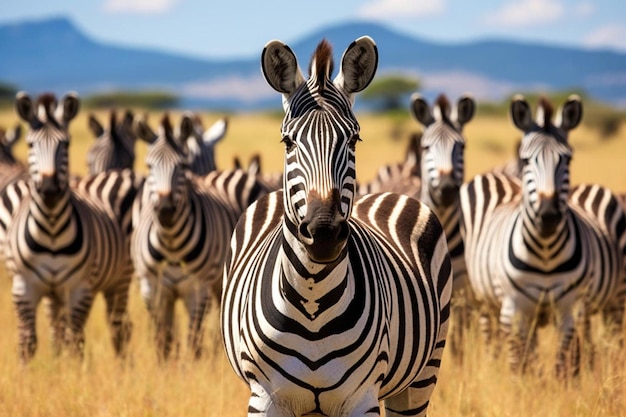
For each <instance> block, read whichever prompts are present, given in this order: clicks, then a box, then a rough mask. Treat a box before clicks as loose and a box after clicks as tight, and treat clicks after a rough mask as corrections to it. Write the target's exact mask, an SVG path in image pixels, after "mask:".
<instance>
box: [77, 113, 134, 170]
mask: <svg viewBox="0 0 626 417" xmlns="http://www.w3.org/2000/svg"><path fill="white" fill-rule="evenodd" d="M88 124H89V129H90V130H91V132H92V133H93V135H94V137H95V138H96V142H95V143H94V144H93V145H92V146H91V148H89V151H88V152H87V165H88V167H89V174H91V175H95V174H99V173H101V172H106V171H108V170H111V169H131V170H132V169H133V167H134V164H135V141H136V137H135V134H134V132H133V113H132V112H131V111H130V110H127V111H126V112H125V113H124V117H123V119H122V120H121V122H120V121H119V120H117V112H116V111H115V110H111V113H110V117H109V128H108V129H105V128H104V127H103V126H102V124H100V122H99V121H98V119H97V118H96V117H95V116H94V115H93V114H90V115H89V121H88Z"/></svg>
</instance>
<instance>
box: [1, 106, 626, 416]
mask: <svg viewBox="0 0 626 417" xmlns="http://www.w3.org/2000/svg"><path fill="white" fill-rule="evenodd" d="M100 116H101V120H106V119H105V118H104V117H105V116H104V114H103V113H100ZM220 116H221V115H218V114H210V115H209V114H207V115H205V117H204V120H205V124H207V125H208V124H210V123H212V122H213V121H214V120H216V119H217V118H218V117H220ZM158 117H159V116H158V115H154V116H151V119H150V120H151V121H152V124H153V125H156V121H157V119H158ZM230 120H231V124H230V128H229V133H228V136H227V137H226V139H225V140H224V142H223V143H221V144H220V145H219V148H218V163H219V165H220V166H222V167H230V166H232V158H233V156H234V155H239V156H241V157H242V158H244V160H246V159H247V158H248V157H249V156H250V155H252V154H253V153H255V152H261V154H262V156H263V158H264V164H265V166H264V167H265V170H266V171H271V170H280V169H282V158H283V148H282V145H281V144H280V143H279V139H280V138H279V125H280V119H279V118H276V117H268V116H263V115H255V114H237V115H232V116H230ZM15 122H16V118H15V116H14V114H13V113H12V112H0V126H4V127H8V126H11V125H13V124H14V123H15ZM360 122H361V129H362V136H363V143H361V144H359V147H358V152H357V164H358V165H357V169H358V171H359V179H361V180H367V179H369V178H371V177H372V176H373V175H374V174H375V172H376V170H377V168H378V166H379V165H381V164H382V163H384V162H391V161H397V160H400V159H402V156H403V153H404V149H405V143H404V141H403V140H401V141H391V140H390V139H388V138H389V135H390V132H391V131H392V130H393V129H394V126H393V123H392V122H391V121H390V120H388V119H386V118H384V117H380V116H371V115H363V116H362V117H361V118H360ZM395 128H397V127H395ZM400 129H401V130H403V131H404V132H405V133H406V132H408V131H409V130H417V129H418V127H417V125H416V123H415V122H413V121H412V120H407V121H406V122H404V124H403V125H401V126H400ZM72 134H73V145H72V169H73V171H74V172H76V173H79V174H82V173H84V172H85V170H86V164H85V162H84V155H85V154H86V150H87V148H88V146H89V145H90V144H91V142H92V140H93V139H92V137H91V134H90V133H89V132H88V131H87V123H86V112H82V113H81V114H80V116H79V118H78V120H76V121H74V122H73V124H72ZM466 136H467V138H468V145H467V164H466V166H467V174H468V176H469V175H472V174H474V173H477V172H480V171H483V170H486V169H489V168H490V167H491V166H493V165H495V164H498V163H502V162H505V161H507V160H508V159H509V158H510V157H511V156H512V154H513V149H514V145H515V138H516V137H517V136H518V133H517V132H516V131H515V129H514V128H513V127H512V126H511V125H510V123H509V122H508V121H507V120H506V119H498V118H481V117H480V116H478V118H477V120H475V121H473V122H472V123H471V124H469V125H468V126H467V129H466ZM402 137H406V134H404V135H403V136H402ZM571 141H572V144H573V146H574V147H575V158H574V162H573V167H572V171H573V177H574V181H573V182H574V183H576V182H581V181H594V182H600V183H602V184H605V185H608V186H611V187H613V188H614V189H615V190H617V191H620V192H623V191H626V175H625V174H626V164H625V163H624V155H626V130H625V129H624V128H622V130H621V131H620V135H619V137H618V138H616V139H614V140H612V141H609V142H601V141H600V140H599V138H598V135H597V133H596V132H594V131H591V130H589V129H587V128H586V127H584V126H583V127H580V128H579V129H577V130H576V131H574V132H573V134H572V137H571ZM141 149H142V150H141V151H140V155H143V151H144V150H145V147H143V145H142V147H141ZM16 153H17V154H18V156H20V157H23V156H24V155H25V147H24V146H23V144H20V146H19V147H18V148H17V150H16ZM142 168H143V164H142V163H139V164H138V169H140V170H141V169H142ZM103 312H104V305H103V302H102V299H101V298H98V300H97V302H96V304H95V305H94V309H93V311H92V316H91V317H90V319H89V321H88V324H87V328H86V338H87V341H86V356H85V360H84V362H83V363H77V362H75V361H74V360H71V359H70V358H67V357H60V358H55V357H54V356H53V355H52V352H51V348H50V340H49V334H48V325H47V324H48V323H47V320H46V318H45V317H44V314H43V312H42V311H40V313H39V321H38V335H39V350H38V352H37V354H36V357H35V359H34V361H33V362H32V363H31V364H30V365H29V366H28V367H27V368H26V369H22V368H21V367H20V366H19V365H18V361H17V349H16V342H17V333H16V319H15V314H14V312H13V306H12V303H11V296H10V280H9V279H8V277H6V275H5V274H4V273H3V271H2V273H0V329H2V330H3V332H2V336H3V337H2V338H0V352H2V353H3V354H2V355H1V356H0V417H3V416H33V417H45V416H85V415H90V416H94V417H97V416H179V415H184V416H187V417H194V416H207V415H208V416H244V415H245V414H246V409H247V399H248V391H247V388H246V387H245V385H244V384H243V383H242V382H241V381H239V380H238V379H237V378H236V377H235V376H234V374H233V372H232V370H231V368H230V365H229V364H228V363H227V361H226V359H225V357H224V355H223V353H222V350H221V345H220V344H219V341H218V337H217V335H216V327H215V323H216V322H217V316H216V313H215V312H214V315H213V317H211V318H210V319H209V322H210V323H213V327H212V329H209V330H208V332H209V335H208V340H207V345H209V346H213V348H210V352H209V354H208V355H207V356H206V357H205V358H204V359H203V360H200V361H198V362H192V361H190V360H189V359H188V358H187V357H186V355H185V349H184V343H182V344H181V348H180V358H179V359H178V360H173V361H171V362H170V363H168V364H166V365H165V366H159V365H158V363H157V360H156V355H155V349H154V346H153V344H152V336H151V332H152V330H151V326H150V322H149V320H148V316H147V313H146V311H145V308H144V306H143V304H142V302H141V300H140V298H139V295H138V289H137V288H136V286H134V287H133V288H132V295H131V305H130V314H131V316H132V319H133V322H134V334H133V339H132V342H131V347H130V351H131V354H130V358H129V359H128V360H127V361H126V362H120V361H118V360H116V359H115V358H114V357H113V353H112V347H111V345H110V342H109V332H108V329H107V328H106V325H105V324H104V315H103ZM178 314H179V315H178V317H184V314H182V308H180V306H179V308H178ZM178 328H179V332H178V333H179V336H184V334H185V333H186V332H185V331H184V329H185V320H184V318H183V319H182V320H181V322H180V324H179V326H178ZM541 336H542V337H541V353H542V358H543V359H542V360H541V361H540V365H539V366H540V368H541V369H542V370H543V371H542V372H539V373H537V374H531V375H528V376H524V377H515V376H512V375H511V374H510V373H509V372H508V370H507V367H506V366H505V364H504V362H503V361H502V360H499V359H498V360H494V359H492V358H491V356H489V355H488V354H487V353H485V351H484V349H483V347H482V344H481V342H480V339H479V337H477V335H476V332H470V335H469V337H468V339H467V342H466V345H465V350H466V353H465V354H466V356H465V360H464V362H463V365H462V366H460V365H459V364H458V363H457V362H456V361H454V360H452V358H451V357H449V356H448V354H446V357H445V358H444V361H443V365H442V370H441V373H440V378H439V381H440V382H439V385H438V387H437V390H436V392H435V395H434V397H433V400H432V405H431V409H430V411H431V412H430V416H431V417H436V416H467V417H491V416H494V417H495V416H505V417H517V416H526V415H540V416H542V417H544V416H545V417H552V416H554V417H556V416H559V417H561V416H562V417H566V416H567V417H576V416H579V417H589V416H592V417H595V416H597V417H600V416H624V415H626V363H625V362H626V349H625V348H623V347H622V348H620V347H618V346H616V344H615V342H614V341H613V340H612V339H611V338H610V337H608V336H606V335H604V334H603V332H602V328H601V326H597V328H596V330H595V338H596V340H598V341H599V345H600V355H598V357H597V363H596V365H597V366H596V367H595V368H594V369H593V370H590V369H584V370H583V372H582V374H581V377H580V378H579V379H578V380H577V381H576V382H575V383H573V384H571V385H570V386H564V385H562V384H560V383H559V382H558V381H556V380H555V379H554V378H552V373H551V371H550V370H551V369H552V364H553V361H552V358H553V348H552V347H553V346H554V345H555V343H556V342H555V335H554V332H553V331H551V330H550V329H547V330H544V331H542V334H541Z"/></svg>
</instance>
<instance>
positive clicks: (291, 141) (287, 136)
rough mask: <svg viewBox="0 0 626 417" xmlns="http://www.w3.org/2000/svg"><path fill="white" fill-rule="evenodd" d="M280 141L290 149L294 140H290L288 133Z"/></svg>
mask: <svg viewBox="0 0 626 417" xmlns="http://www.w3.org/2000/svg"><path fill="white" fill-rule="evenodd" d="M280 141H281V142H282V143H284V144H285V148H287V150H290V149H292V148H293V146H294V145H295V143H294V141H293V140H291V137H290V136H289V135H285V136H283V138H282V139H281V140H280Z"/></svg>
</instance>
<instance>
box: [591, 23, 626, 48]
mask: <svg viewBox="0 0 626 417" xmlns="http://www.w3.org/2000/svg"><path fill="white" fill-rule="evenodd" d="M624 39H626V25H620V24H611V25H606V26H602V27H600V28H598V29H596V30H595V31H593V32H591V33H590V34H589V35H587V36H586V37H585V39H583V44H584V45H585V46H588V47H590V48H611V49H616V50H620V51H626V44H625V43H624Z"/></svg>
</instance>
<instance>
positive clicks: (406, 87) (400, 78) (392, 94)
mask: <svg viewBox="0 0 626 417" xmlns="http://www.w3.org/2000/svg"><path fill="white" fill-rule="evenodd" d="M419 88H420V83H419V80H417V79H415V78H411V77H407V76H404V75H398V74H391V75H387V76H383V77H380V78H378V79H375V80H374V81H373V82H372V84H370V85H369V87H367V88H366V89H365V90H364V91H363V93H362V94H361V99H362V100H364V101H370V102H373V103H374V105H376V106H377V107H379V108H380V109H381V110H384V111H388V110H398V109H404V108H405V107H406V105H405V104H406V103H405V102H404V100H405V98H406V97H407V96H408V95H409V94H411V93H413V92H414V91H416V90H418V89H419Z"/></svg>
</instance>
